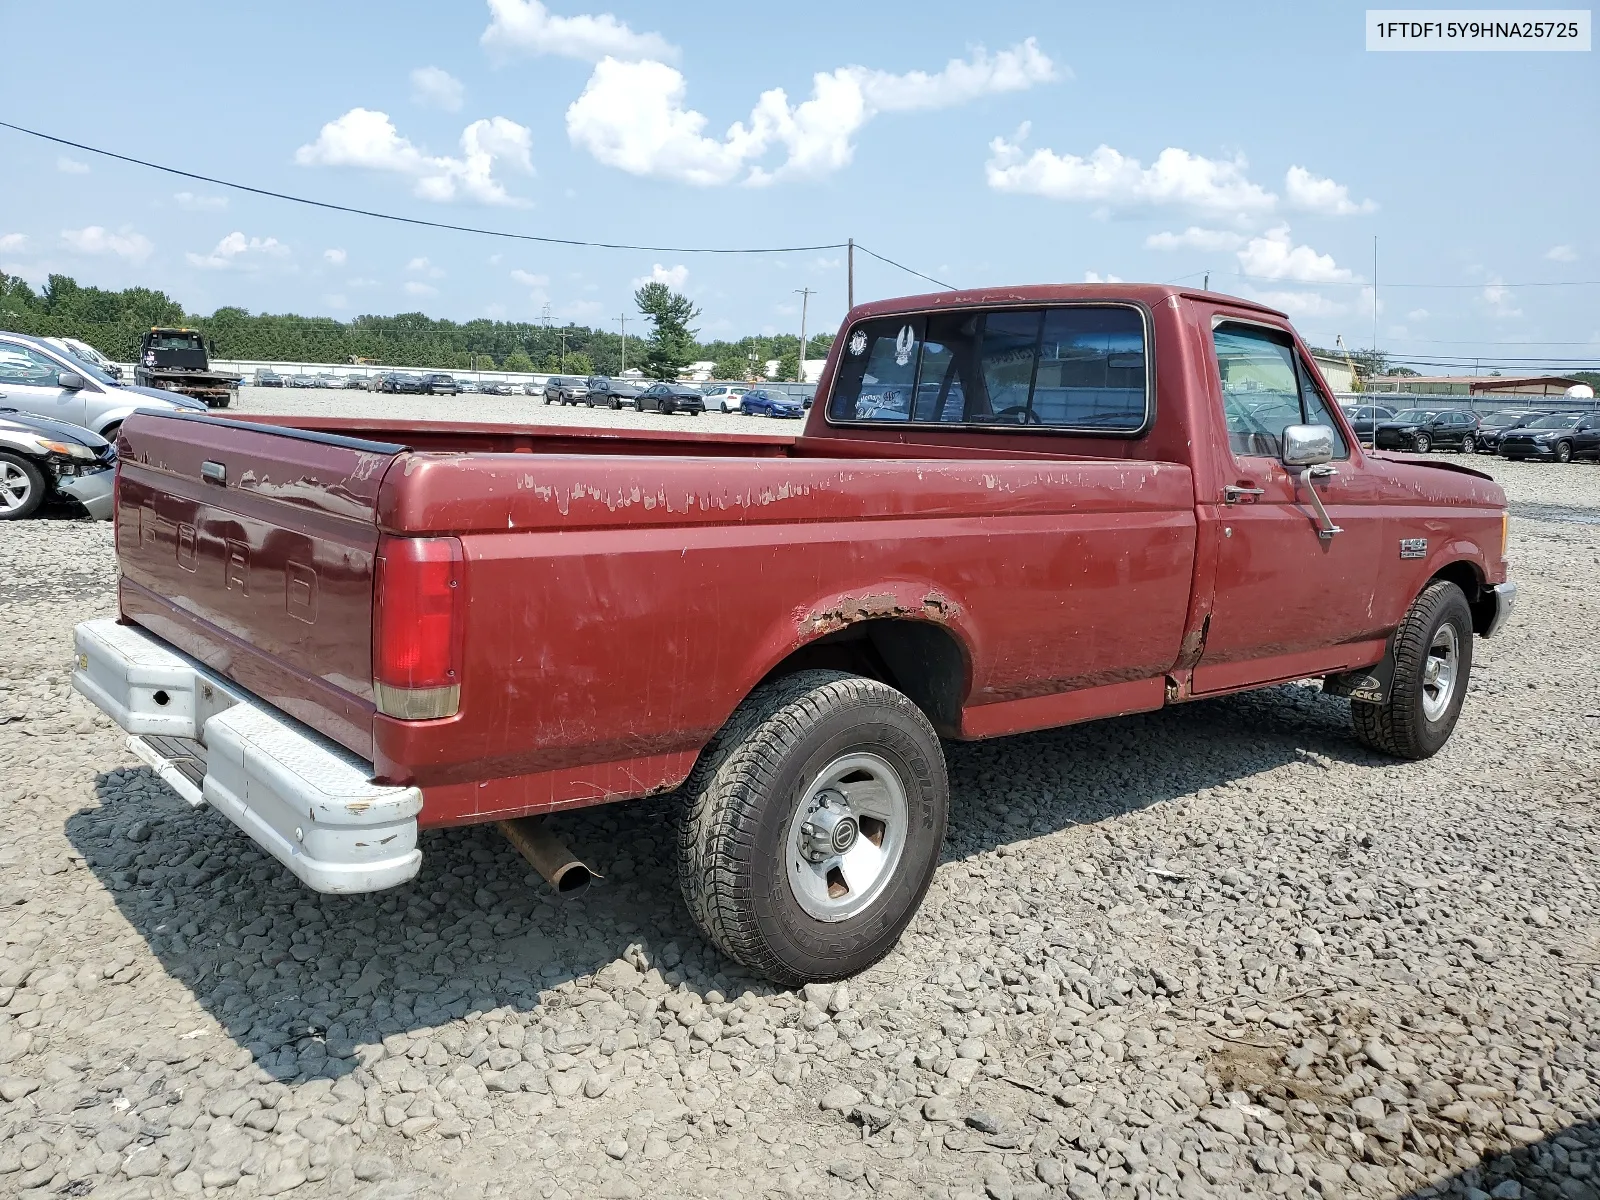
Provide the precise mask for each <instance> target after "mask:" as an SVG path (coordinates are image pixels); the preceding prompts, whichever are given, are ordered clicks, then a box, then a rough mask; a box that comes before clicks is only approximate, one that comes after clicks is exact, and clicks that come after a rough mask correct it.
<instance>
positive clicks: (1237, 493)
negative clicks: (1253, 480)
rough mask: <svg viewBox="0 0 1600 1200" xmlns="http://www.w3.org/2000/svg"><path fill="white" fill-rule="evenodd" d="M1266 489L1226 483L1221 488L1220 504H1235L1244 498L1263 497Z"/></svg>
mask: <svg viewBox="0 0 1600 1200" xmlns="http://www.w3.org/2000/svg"><path fill="white" fill-rule="evenodd" d="M1266 494H1267V489H1266V488H1258V487H1248V486H1246V485H1245V484H1242V483H1228V484H1224V485H1223V487H1222V502H1223V503H1224V504H1237V503H1239V501H1240V500H1242V499H1243V498H1244V497H1246V496H1265V495H1266Z"/></svg>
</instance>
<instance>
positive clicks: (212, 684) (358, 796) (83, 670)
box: [72, 619, 422, 892]
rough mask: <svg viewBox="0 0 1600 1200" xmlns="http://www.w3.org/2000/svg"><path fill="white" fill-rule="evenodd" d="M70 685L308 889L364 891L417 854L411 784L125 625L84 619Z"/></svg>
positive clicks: (412, 871)
mask: <svg viewBox="0 0 1600 1200" xmlns="http://www.w3.org/2000/svg"><path fill="white" fill-rule="evenodd" d="M73 641H74V643H75V645H76V648H77V652H78V661H77V669H76V670H74V671H73V673H72V686H73V687H74V688H75V689H76V690H77V691H79V692H81V693H82V694H83V695H85V696H86V697H88V698H89V699H90V700H91V701H93V702H94V704H95V705H96V706H97V707H99V708H100V709H101V710H102V711H103V712H105V713H106V714H107V715H108V716H110V717H111V719H112V720H114V721H115V722H116V723H117V724H118V725H120V726H122V728H123V729H125V730H127V731H128V733H129V734H131V735H132V736H131V737H130V738H129V739H128V744H129V747H130V748H131V749H132V750H133V752H134V753H135V754H137V755H138V756H139V757H140V758H141V759H143V760H144V761H145V762H147V763H149V764H150V766H151V767H152V768H153V769H154V770H155V771H156V773H157V774H158V775H160V776H161V777H162V778H163V779H165V780H166V781H167V782H168V784H170V785H171V786H172V788H173V790H174V791H176V792H177V793H178V794H179V795H180V796H182V797H183V798H184V799H185V800H187V801H189V803H190V804H195V805H199V804H210V805H212V806H213V807H214V808H216V809H217V810H218V811H219V812H222V813H224V814H225V815H226V816H227V817H228V818H229V819H230V820H232V821H233V823H234V824H236V825H238V826H239V828H240V829H243V830H244V831H245V832H246V833H247V834H249V835H250V837H251V838H252V839H254V840H255V842H256V844H257V845H259V846H260V847H261V848H262V849H263V850H265V851H267V853H269V854H271V855H272V856H273V857H274V858H276V859H278V860H279V861H280V862H282V863H283V864H284V865H285V866H286V867H288V868H289V870H291V871H293V872H294V873H295V874H296V875H297V876H299V877H300V879H301V880H303V881H304V882H305V883H306V884H307V885H309V886H310V887H312V888H314V889H316V890H317V891H319V892H374V891H378V890H380V889H382V888H387V887H393V886H394V885H395V884H398V883H404V882H405V881H406V880H408V879H411V878H412V877H413V876H415V875H416V873H417V870H418V868H419V867H420V866H421V864H422V852H421V851H420V850H418V849H417V813H418V812H420V811H421V809H422V793H421V792H420V791H419V790H418V789H416V788H414V787H388V786H384V785H382V784H376V783H373V782H372V780H371V775H372V768H371V765H370V764H369V763H366V762H364V761H363V760H361V759H360V758H357V757H356V756H355V755H353V754H351V753H350V752H349V751H348V750H346V749H344V747H342V746H338V745H335V744H334V743H333V742H331V741H329V740H328V739H326V738H324V737H322V736H321V735H319V734H317V733H315V732H313V731H311V730H309V729H307V728H305V726H303V725H300V724H299V723H297V722H296V721H294V720H293V719H292V718H290V717H288V716H286V715H285V714H283V713H282V712H280V711H279V710H277V709H275V708H273V707H272V706H271V705H269V704H267V703H266V702H265V701H263V700H261V699H259V698H257V697H256V696H253V695H252V694H250V693H249V692H247V691H245V690H244V689H242V688H240V687H239V686H238V685H237V684H234V683H230V682H229V681H228V680H226V679H224V678H222V676H220V675H218V674H216V673H215V672H214V671H211V670H209V669H208V668H207V667H205V666H203V665H202V664H200V663H199V662H196V661H195V660H194V659H192V658H190V657H189V656H188V655H186V654H183V653H181V652H179V651H178V650H176V649H174V648H173V647H172V646H170V645H168V644H167V643H166V642H163V641H162V640H161V639H159V638H157V637H155V636H154V635H153V634H150V633H148V632H146V631H145V630H143V629H140V628H138V627H136V626H132V625H119V624H117V622H116V621H114V620H110V619H102V620H98V621H85V622H84V623H83V624H82V625H79V626H78V628H77V630H76V632H75V633H74V635H73Z"/></svg>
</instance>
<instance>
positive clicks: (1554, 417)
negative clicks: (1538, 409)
mask: <svg viewBox="0 0 1600 1200" xmlns="http://www.w3.org/2000/svg"><path fill="white" fill-rule="evenodd" d="M1579 415H1580V414H1578V413H1551V414H1550V415H1549V416H1548V417H1540V418H1539V419H1538V420H1537V421H1530V422H1528V426H1527V427H1528V428H1529V429H1570V428H1572V426H1574V425H1576V424H1577V423H1578V417H1579Z"/></svg>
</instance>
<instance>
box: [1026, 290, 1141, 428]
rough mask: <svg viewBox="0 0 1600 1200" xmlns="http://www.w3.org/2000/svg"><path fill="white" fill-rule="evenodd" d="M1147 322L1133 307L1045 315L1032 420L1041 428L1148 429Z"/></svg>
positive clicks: (1054, 311)
mask: <svg viewBox="0 0 1600 1200" xmlns="http://www.w3.org/2000/svg"><path fill="white" fill-rule="evenodd" d="M1147 386H1148V382H1147V377H1146V374H1145V350H1144V321H1143V320H1142V319H1141V318H1140V316H1139V314H1138V313H1137V312H1135V311H1134V310H1133V309H1129V308H1092V307H1081V306H1080V307H1072V308H1052V309H1049V310H1047V311H1046V312H1045V316H1044V336H1043V337H1042V339H1041V341H1040V346H1039V369H1038V371H1037V373H1036V374H1035V377H1034V383H1033V404H1032V410H1031V411H1032V419H1033V420H1034V421H1035V422H1037V423H1038V424H1040V425H1066V426H1071V427H1073V428H1077V429H1107V430H1119V431H1131V430H1136V429H1138V428H1140V427H1141V426H1142V425H1143V424H1144V419H1145V409H1146V399H1147V395H1146V392H1147Z"/></svg>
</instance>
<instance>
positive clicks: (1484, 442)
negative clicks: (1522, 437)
mask: <svg viewBox="0 0 1600 1200" xmlns="http://www.w3.org/2000/svg"><path fill="white" fill-rule="evenodd" d="M1549 415H1550V414H1549V413H1542V412H1524V411H1518V410H1515V409H1507V410H1506V411H1505V412H1492V413H1489V414H1488V415H1487V416H1485V417H1483V418H1481V419H1480V420H1479V421H1478V453H1479V454H1494V453H1497V452H1498V451H1499V449H1500V439H1501V438H1503V437H1505V435H1506V434H1508V433H1510V432H1511V431H1512V430H1513V429H1521V428H1523V427H1524V426H1526V425H1531V424H1533V422H1535V421H1537V420H1538V419H1539V418H1540V417H1547V416H1549Z"/></svg>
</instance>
